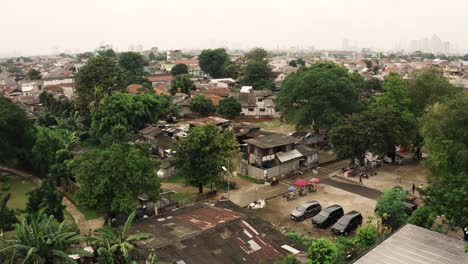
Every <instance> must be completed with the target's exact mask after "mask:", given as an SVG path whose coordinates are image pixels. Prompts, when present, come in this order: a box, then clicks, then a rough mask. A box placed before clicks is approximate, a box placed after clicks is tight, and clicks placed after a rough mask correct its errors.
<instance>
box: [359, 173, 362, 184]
mask: <svg viewBox="0 0 468 264" xmlns="http://www.w3.org/2000/svg"><path fill="white" fill-rule="evenodd" d="M359 184H362V173H359Z"/></svg>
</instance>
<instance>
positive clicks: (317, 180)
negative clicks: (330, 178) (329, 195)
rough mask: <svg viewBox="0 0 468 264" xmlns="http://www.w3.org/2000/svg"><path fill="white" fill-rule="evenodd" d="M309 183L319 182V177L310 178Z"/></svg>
mask: <svg viewBox="0 0 468 264" xmlns="http://www.w3.org/2000/svg"><path fill="white" fill-rule="evenodd" d="M309 182H310V183H320V179H319V178H312V179H310V180H309Z"/></svg>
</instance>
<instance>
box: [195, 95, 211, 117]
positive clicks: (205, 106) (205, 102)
mask: <svg viewBox="0 0 468 264" xmlns="http://www.w3.org/2000/svg"><path fill="white" fill-rule="evenodd" d="M190 110H191V111H193V112H195V113H197V114H199V115H202V116H205V115H209V114H213V113H214V112H216V107H215V106H214V104H213V102H212V101H211V100H210V99H208V98H206V97H205V96H203V95H196V96H195V97H193V98H192V101H191V102H190Z"/></svg>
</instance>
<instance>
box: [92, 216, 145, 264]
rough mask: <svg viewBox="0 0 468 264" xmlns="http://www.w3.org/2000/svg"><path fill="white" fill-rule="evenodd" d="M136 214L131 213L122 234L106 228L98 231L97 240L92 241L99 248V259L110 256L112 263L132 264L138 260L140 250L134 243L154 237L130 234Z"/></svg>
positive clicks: (143, 234)
mask: <svg viewBox="0 0 468 264" xmlns="http://www.w3.org/2000/svg"><path fill="white" fill-rule="evenodd" d="M134 218H135V212H133V213H131V214H130V216H129V217H128V218H127V221H126V222H125V225H124V226H123V228H122V232H121V233H117V232H116V231H115V230H114V229H112V227H110V226H104V227H101V228H99V229H97V230H96V232H95V236H96V239H95V240H93V241H92V244H93V245H94V246H95V247H98V248H99V251H98V252H100V253H99V257H101V258H103V256H104V255H106V256H107V255H108V254H110V256H111V257H112V262H111V263H130V261H131V260H132V259H135V258H137V256H136V255H138V250H137V248H136V247H135V245H134V242H136V241H138V240H142V239H148V238H152V237H153V235H151V234H148V233H136V234H132V235H131V234H130V233H129V231H130V227H131V225H132V222H133V219H134Z"/></svg>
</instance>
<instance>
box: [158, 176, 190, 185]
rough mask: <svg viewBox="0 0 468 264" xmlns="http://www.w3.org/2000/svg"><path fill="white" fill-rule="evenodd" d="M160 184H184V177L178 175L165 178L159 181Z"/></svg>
mask: <svg viewBox="0 0 468 264" xmlns="http://www.w3.org/2000/svg"><path fill="white" fill-rule="evenodd" d="M161 182H162V183H177V184H185V179H184V177H182V176H180V175H176V176H172V177H169V178H165V179H162V180H161Z"/></svg>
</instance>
